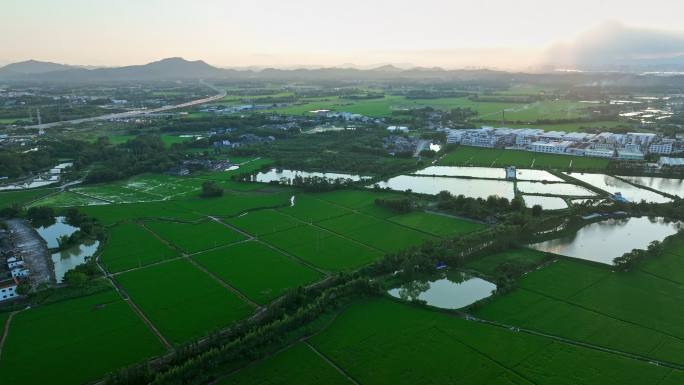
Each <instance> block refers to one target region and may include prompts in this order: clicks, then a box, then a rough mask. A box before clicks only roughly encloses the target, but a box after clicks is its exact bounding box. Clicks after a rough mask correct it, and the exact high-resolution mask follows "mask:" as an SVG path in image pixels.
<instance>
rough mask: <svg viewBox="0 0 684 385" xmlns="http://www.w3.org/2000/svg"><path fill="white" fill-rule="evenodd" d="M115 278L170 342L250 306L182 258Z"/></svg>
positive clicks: (220, 323) (231, 319) (189, 336)
mask: <svg viewBox="0 0 684 385" xmlns="http://www.w3.org/2000/svg"><path fill="white" fill-rule="evenodd" d="M116 280H117V281H118V282H119V283H120V284H121V286H122V287H123V288H124V290H125V291H126V292H127V293H128V295H130V296H131V299H132V300H133V301H134V302H135V303H136V304H137V305H138V306H139V307H140V308H141V310H142V311H143V313H145V315H146V316H147V317H148V318H149V319H150V321H151V322H152V323H153V324H154V325H155V326H156V327H157V328H158V329H159V331H160V332H161V333H162V335H164V336H165V337H166V338H167V339H168V340H169V341H171V342H172V343H182V342H187V341H189V340H191V339H193V338H196V337H200V336H202V335H205V334H207V333H209V332H211V331H213V330H216V329H219V328H222V327H226V326H228V325H229V324H231V323H232V322H234V321H237V320H239V319H242V318H244V317H246V316H247V315H249V314H250V313H251V312H252V310H253V309H252V307H251V306H250V305H248V304H247V303H245V302H243V301H242V300H241V299H240V298H239V297H237V296H236V295H235V294H234V293H232V292H231V291H230V290H228V289H227V288H225V287H223V286H221V284H219V283H218V282H216V281H214V280H213V279H212V278H211V277H209V276H208V275H206V274H205V273H203V272H202V271H200V270H199V269H197V268H196V267H195V266H193V265H192V264H191V263H190V262H188V261H187V260H184V259H180V260H176V261H171V262H168V263H163V264H160V265H156V266H150V267H147V268H144V269H141V270H135V271H130V272H127V273H123V274H121V275H118V276H117V277H116Z"/></svg>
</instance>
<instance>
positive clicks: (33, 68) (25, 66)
mask: <svg viewBox="0 0 684 385" xmlns="http://www.w3.org/2000/svg"><path fill="white" fill-rule="evenodd" d="M73 68H76V67H72V66H69V65H66V64H58V63H51V62H43V61H37V60H27V61H22V62H18V63H12V64H8V65H6V66H4V67H2V68H0V76H1V74H12V75H33V74H43V73H47V72H58V71H66V70H70V69H73Z"/></svg>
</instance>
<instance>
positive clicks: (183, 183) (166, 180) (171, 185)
mask: <svg viewBox="0 0 684 385" xmlns="http://www.w3.org/2000/svg"><path fill="white" fill-rule="evenodd" d="M201 185H202V184H201V182H200V181H198V180H195V179H190V178H177V177H172V176H168V175H160V174H145V175H140V176H136V177H133V178H131V179H129V180H127V181H126V182H125V183H124V184H123V187H125V188H127V189H131V190H135V191H139V192H142V193H147V194H152V195H156V196H160V197H162V198H163V199H165V200H166V199H173V198H177V197H181V196H186V195H188V194H194V193H196V194H199V191H200V189H201Z"/></svg>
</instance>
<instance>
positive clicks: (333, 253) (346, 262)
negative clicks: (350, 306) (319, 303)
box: [261, 225, 383, 271]
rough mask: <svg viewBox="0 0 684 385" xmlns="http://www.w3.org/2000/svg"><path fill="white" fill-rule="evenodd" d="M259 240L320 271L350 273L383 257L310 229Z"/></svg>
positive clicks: (315, 228)
mask: <svg viewBox="0 0 684 385" xmlns="http://www.w3.org/2000/svg"><path fill="white" fill-rule="evenodd" d="M261 239H262V240H264V241H266V242H268V243H270V244H272V245H274V246H276V247H277V248H279V249H281V250H283V251H285V252H287V253H290V254H293V255H295V256H297V257H299V258H301V259H302V260H304V261H306V262H308V263H310V264H312V265H314V266H317V267H319V268H321V269H325V270H331V271H341V270H351V269H354V268H358V267H360V266H363V265H365V264H367V263H370V262H373V261H375V260H377V259H380V258H381V257H382V255H383V253H382V252H381V251H379V250H377V249H374V248H371V247H368V246H365V245H362V244H359V243H357V242H354V241H352V240H349V239H345V238H343V237H341V236H339V235H336V234H333V233H331V232H329V231H325V230H322V229H319V228H317V227H314V226H311V225H305V226H299V227H295V228H292V229H289V230H285V231H280V232H277V233H273V234H269V235H266V236H264V237H262V238H261Z"/></svg>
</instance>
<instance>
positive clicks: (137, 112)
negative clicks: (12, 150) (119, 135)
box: [25, 83, 227, 128]
mask: <svg viewBox="0 0 684 385" xmlns="http://www.w3.org/2000/svg"><path fill="white" fill-rule="evenodd" d="M203 84H204V85H206V86H207V87H210V88H211V89H213V90H214V91H216V92H218V94H216V95H214V96H210V97H208V98H203V99H197V100H192V101H189V102H186V103H181V104H176V105H173V106H164V107H159V108H154V109H151V110H135V111H126V112H119V113H115V114H107V115H100V116H94V117H91V118H81V119H73V120H62V121H60V122H52V123H43V124H36V125H33V126H26V127H25V128H52V127H57V126H61V125H63V124H79V123H85V122H95V121H98V120H110V119H122V118H132V117H134V116H140V115H147V114H154V113H157V112H164V111H169V110H175V109H177V108H185V107H192V106H196V105H198V104H204V103H209V102H213V101H215V100H219V99H223V98H224V97H225V96H226V94H227V93H226V90H222V89H218V88H216V87H214V86H212V85H210V84H206V83H203Z"/></svg>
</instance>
